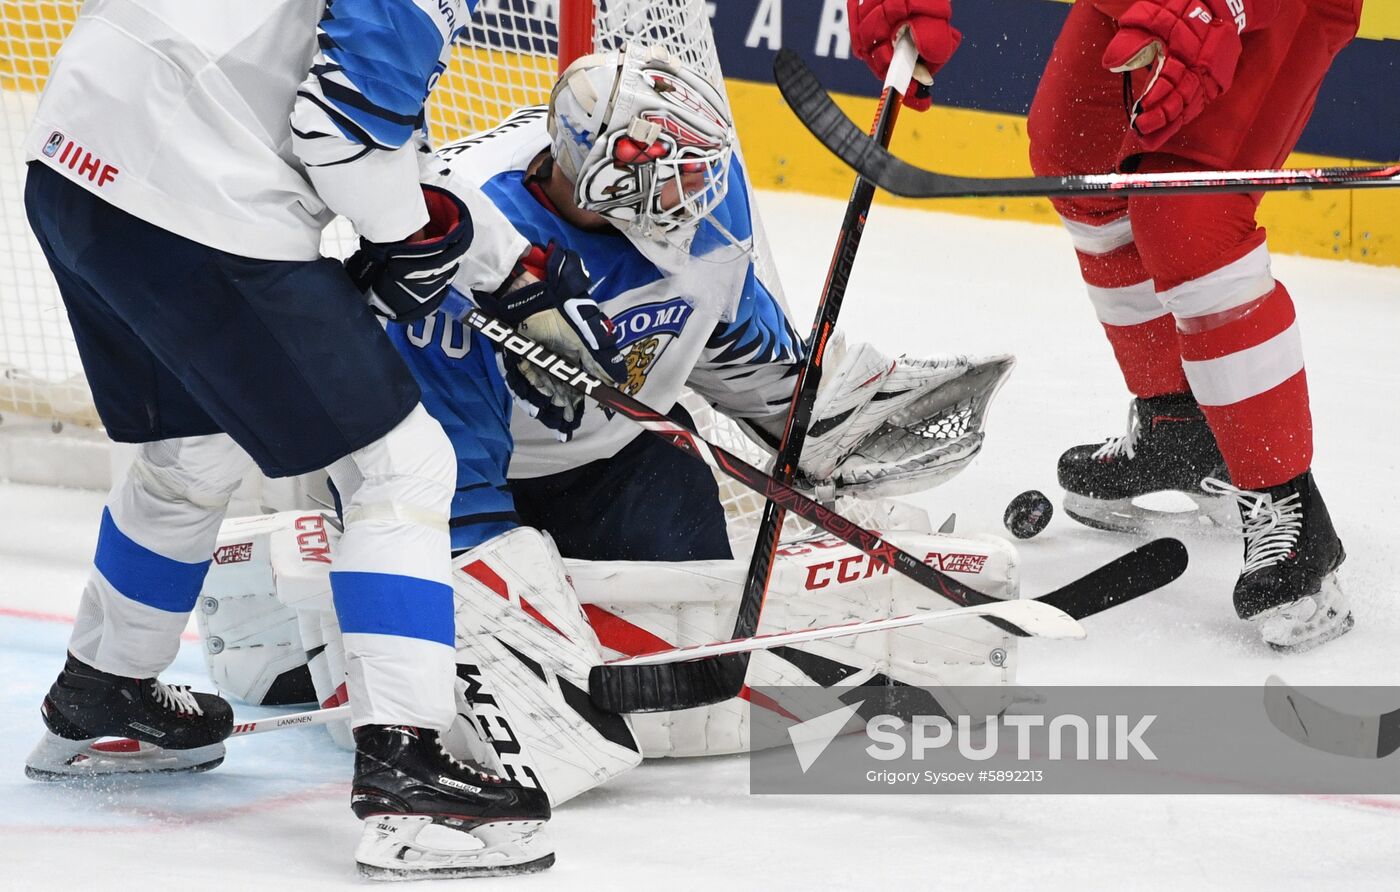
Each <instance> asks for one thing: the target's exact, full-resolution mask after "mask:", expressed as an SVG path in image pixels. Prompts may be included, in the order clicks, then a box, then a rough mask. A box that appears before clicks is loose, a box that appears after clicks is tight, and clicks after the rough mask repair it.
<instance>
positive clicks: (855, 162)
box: [773, 48, 1400, 198]
mask: <svg viewBox="0 0 1400 892" xmlns="http://www.w3.org/2000/svg"><path fill="white" fill-rule="evenodd" d="M773 77H774V80H775V81H776V82H777V84H778V90H779V91H780V92H781V93H782V94H783V98H784V99H786V100H787V103H788V105H789V106H790V107H791V108H792V110H793V113H794V114H796V115H797V117H798V119H799V120H800V121H801V122H802V123H803V125H804V126H806V128H807V129H808V130H810V131H811V132H812V135H813V136H815V137H816V138H817V140H818V141H819V142H821V144H822V145H824V146H826V147H827V149H828V150H830V151H831V152H832V154H834V155H836V157H837V158H840V159H841V160H842V161H843V162H845V163H846V164H847V165H848V166H849V167H851V168H852V169H853V170H855V171H856V173H858V174H860V175H861V176H862V177H865V178H866V179H868V180H870V181H871V182H873V183H875V184H876V185H877V186H879V187H880V188H881V189H884V190H885V191H886V192H890V193H892V194H894V195H901V196H903V197H905V198H1072V197H1075V196H1081V195H1090V194H1096V193H1098V194H1103V193H1108V194H1112V193H1119V192H1140V191H1172V192H1174V193H1179V194H1183V195H1202V194H1208V193H1216V192H1283V191H1290V190H1301V189H1361V188H1367V187H1385V186H1389V187H1395V186H1400V164H1393V165H1387V166H1381V167H1319V168H1311V169H1297V170H1227V171H1185V172H1171V173H1151V174H1146V173H1144V174H1138V173H1125V174H1088V175H1082V176H1065V177H1004V178H982V177H959V176H951V175H949V174H941V173H937V172H935V171H932V170H925V169H923V168H921V167H916V166H914V165H912V164H910V163H908V162H907V161H904V160H902V159H900V158H899V157H897V156H895V155H894V154H892V153H891V152H889V151H888V150H887V149H885V148H883V147H882V146H880V145H879V144H877V143H876V142H874V141H873V140H871V139H870V138H869V137H867V136H866V135H865V133H864V132H862V131H861V129H860V127H859V126H857V125H856V123H855V122H854V121H852V120H851V119H850V118H848V117H846V115H845V113H844V112H842V111H841V109H839V108H838V107H837V106H836V103H835V102H833V101H832V100H831V96H830V95H828V94H827V92H826V90H825V89H824V88H823V87H822V85H821V81H819V80H817V76H816V75H815V74H813V73H812V69H810V68H808V67H807V63H806V62H804V61H802V57H801V56H799V55H798V54H797V53H795V52H793V51H792V50H790V49H786V48H784V49H781V50H779V51H778V54H777V56H776V58H774V60H773Z"/></svg>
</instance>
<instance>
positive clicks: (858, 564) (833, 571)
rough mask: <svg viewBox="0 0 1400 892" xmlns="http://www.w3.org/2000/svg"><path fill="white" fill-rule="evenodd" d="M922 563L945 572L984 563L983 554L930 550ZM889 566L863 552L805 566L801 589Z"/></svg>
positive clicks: (850, 579)
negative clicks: (805, 574) (805, 573)
mask: <svg viewBox="0 0 1400 892" xmlns="http://www.w3.org/2000/svg"><path fill="white" fill-rule="evenodd" d="M924 563H926V564H928V565H929V566H930V567H934V568H936V569H938V570H941V571H942V572H944V573H981V572H982V568H983V566H985V565H986V563H987V556H986V555H985V554H941V553H939V552H937V551H930V552H929V553H928V554H926V555H924ZM889 572H890V568H889V567H887V566H885V565H884V564H883V563H880V562H879V561H872V560H871V559H870V558H869V557H867V556H866V555H864V554H853V555H849V556H847V557H843V558H841V559H839V560H835V561H823V562H822V563H820V564H812V565H811V566H809V567H808V568H807V578H806V580H804V582H803V588H805V589H807V591H809V592H810V591H816V590H817V589H819V588H826V587H827V586H828V585H831V583H832V582H843V583H849V582H858V581H860V580H862V579H869V578H870V577H872V576H875V575H877V574H878V575H881V576H884V575H886V574H888V573H889Z"/></svg>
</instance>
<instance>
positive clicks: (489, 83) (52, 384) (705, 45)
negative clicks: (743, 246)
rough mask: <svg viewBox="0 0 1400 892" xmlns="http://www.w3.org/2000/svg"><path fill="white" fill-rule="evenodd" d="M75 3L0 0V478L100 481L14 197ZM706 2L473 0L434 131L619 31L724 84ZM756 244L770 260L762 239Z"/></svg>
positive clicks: (546, 81) (744, 495) (473, 117)
mask: <svg viewBox="0 0 1400 892" xmlns="http://www.w3.org/2000/svg"><path fill="white" fill-rule="evenodd" d="M81 6H82V0H0V479H3V478H6V477H10V478H12V479H15V480H23V481H29V482H43V483H68V484H77V485H105V482H106V481H105V478H106V476H107V475H108V472H107V467H106V466H107V461H106V460H105V451H104V457H103V459H102V460H100V461H99V462H98V464H100V465H102V469H101V471H100V472H92V473H89V474H78V475H76V476H75V475H74V474H72V473H68V472H71V470H72V468H71V467H70V468H62V467H56V465H64V464H68V465H71V464H72V463H73V461H74V459H73V455H74V453H73V451H72V448H73V447H72V443H73V441H74V440H78V441H84V440H85V441H86V444H87V445H88V446H90V447H96V444H100V443H101V444H105V438H103V437H102V435H101V433H100V421H99V420H98V418H97V413H96V411H95V410H94V409H93V406H92V400H91V396H90V394H89V392H88V388H87V384H86V381H85V379H84V378H83V374H82V367H81V364H80V363H79V360H78V354H77V350H76V348H75V347H74V344H73V337H72V333H71V331H70V330H69V328H68V321H67V317H66V315H65V313H64V309H63V303H62V300H61V299H60V298H59V294H58V289H57V286H56V285H55V284H54V281H53V279H52V277H51V276H50V274H49V270H48V267H47V265H46V264H45V262H44V258H43V255H42V254H41V253H40V251H39V247H38V245H37V244H36V243H35V241H34V239H33V236H32V235H31V234H30V232H29V226H28V223H27V221H26V220H25V216H24V207H23V202H22V196H23V184H24V174H25V167H24V152H23V147H22V142H23V139H24V136H25V133H26V131H27V129H28V125H29V121H30V119H31V117H32V116H33V113H34V109H35V106H36V104H37V101H38V97H39V93H40V91H41V90H42V89H43V85H44V81H45V78H46V77H47V76H48V72H49V67H50V64H51V62H52V60H53V58H54V55H55V54H56V53H57V52H58V48H59V46H60V45H61V44H62V42H63V38H64V37H65V35H66V34H67V33H68V30H69V29H70V28H71V27H72V24H73V21H74V19H75V18H76V17H77V14H78V10H79V9H80V8H81ZM709 15H710V10H709V5H708V4H707V3H706V2H705V0H480V2H479V3H478V4H477V8H476V11H475V13H474V15H473V16H472V19H471V21H470V23H469V25H468V28H467V30H466V32H465V33H464V34H463V35H462V36H461V37H460V38H459V40H458V42H457V46H456V49H455V52H454V57H453V60H452V64H451V65H450V66H449V68H448V70H447V72H446V73H445V74H444V75H443V77H442V79H441V80H440V82H439V83H438V85H437V87H436V89H435V90H434V92H433V95H432V97H431V100H430V103H429V121H430V124H431V131H432V137H433V140H434V142H435V143H439V144H440V143H442V142H444V141H446V140H450V139H456V138H460V137H461V136H464V135H466V134H469V133H472V132H475V131H478V130H482V129H485V128H487V127H490V126H492V125H494V124H495V123H497V122H499V121H500V120H501V119H503V118H504V117H505V116H506V115H508V114H509V113H510V112H512V111H514V110H515V109H517V108H520V107H522V106H526V105H532V104H541V103H543V102H545V101H547V99H548V97H549V91H550V88H551V86H552V85H553V83H554V78H555V76H556V75H557V73H558V72H559V71H560V70H561V69H562V68H563V67H564V66H566V65H567V64H568V63H569V62H571V61H573V60H574V59H576V58H578V57H579V56H581V55H585V54H587V53H589V52H595V51H605V50H609V49H615V48H618V47H620V46H621V45H622V44H623V43H625V42H627V41H631V40H641V41H645V42H647V43H650V44H660V45H663V46H665V47H666V48H667V49H669V50H670V51H671V52H672V53H674V54H675V55H676V56H678V57H679V58H681V59H682V60H683V61H685V62H686V63H687V64H689V65H690V66H692V67H694V68H696V69H698V70H699V71H700V72H701V73H703V74H704V76H705V77H706V78H708V79H709V80H710V81H711V82H712V83H714V84H715V85H716V87H718V88H719V90H720V91H721V93H723V92H724V81H723V78H722V76H721V74H720V68H719V59H718V57H717V55H716V52H715V44H714V38H713V34H712V32H711V30H710V19H709ZM338 224H343V221H338ZM352 243H353V242H352V236H351V234H350V232H349V230H348V228H347V227H345V226H343V225H335V226H332V227H331V229H329V230H328V231H327V235H326V240H325V245H324V248H325V252H326V253H327V254H331V255H334V256H344V255H345V254H346V253H348V251H349V250H350V246H351V245H352ZM760 257H761V261H760V263H761V264H762V265H764V266H767V267H770V268H769V269H768V270H767V272H768V273H770V274H771V272H772V270H771V261H769V260H768V258H767V256H766V251H764V250H763V248H762V247H760ZM770 277H771V278H773V279H774V281H776V277H775V276H771V275H770ZM684 402H685V405H686V406H687V408H689V409H690V410H691V412H692V414H693V415H695V417H696V421H697V424H698V425H699V426H700V429H701V432H702V433H703V434H704V435H705V436H706V437H707V438H709V439H712V440H714V441H716V442H718V443H719V444H720V445H722V446H724V447H725V448H727V449H729V450H731V451H734V452H738V453H739V454H741V455H743V456H744V457H745V458H747V459H749V460H750V461H754V462H755V463H760V462H761V461H763V460H765V456H764V455H763V453H762V452H761V451H759V450H758V449H757V447H755V446H754V445H753V443H752V442H750V441H749V440H748V439H747V438H746V437H745V436H744V435H743V434H742V433H740V432H739V431H738V429H737V428H736V427H735V426H734V425H733V424H732V423H731V422H729V421H728V420H727V419H724V418H723V417H722V416H717V415H716V414H715V413H714V412H713V411H712V410H711V409H710V408H709V406H707V405H705V404H704V403H703V402H702V401H700V400H699V399H698V398H697V397H695V396H694V395H693V394H692V395H688V396H687V397H686V398H685V400H684ZM660 408H665V407H660ZM88 461H89V462H91V459H88ZM720 483H721V495H722V497H723V498H724V500H725V503H726V509H727V511H728V513H729V516H730V519H731V533H732V534H733V536H734V537H735V538H736V539H742V538H745V537H746V536H751V535H752V530H753V528H754V527H755V526H756V523H757V515H758V513H759V512H760V511H761V510H762V501H761V500H760V499H758V498H757V497H755V496H753V495H752V494H750V493H748V492H747V491H746V490H743V489H742V488H741V487H738V485H737V484H735V483H734V482H733V481H731V480H729V479H728V478H724V479H722V480H721V481H720Z"/></svg>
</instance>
